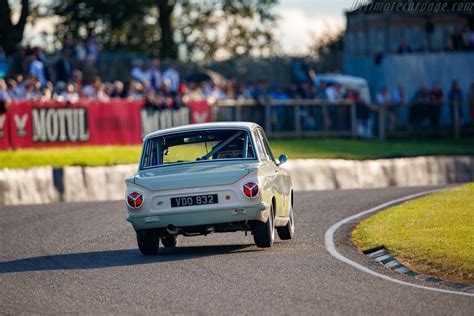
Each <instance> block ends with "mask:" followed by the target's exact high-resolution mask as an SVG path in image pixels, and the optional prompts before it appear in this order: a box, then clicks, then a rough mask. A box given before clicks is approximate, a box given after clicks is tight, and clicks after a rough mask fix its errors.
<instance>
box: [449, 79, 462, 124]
mask: <svg viewBox="0 0 474 316" xmlns="http://www.w3.org/2000/svg"><path fill="white" fill-rule="evenodd" d="M448 102H449V108H450V111H451V121H452V123H453V124H454V123H455V122H456V119H458V120H459V121H460V120H461V118H462V102H463V95H462V91H461V87H460V86H459V83H458V82H457V81H456V80H454V81H453V82H452V84H451V90H449V92H448ZM456 112H457V117H456V115H455V114H456Z"/></svg>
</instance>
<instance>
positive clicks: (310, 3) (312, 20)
mask: <svg viewBox="0 0 474 316" xmlns="http://www.w3.org/2000/svg"><path fill="white" fill-rule="evenodd" d="M352 3H353V1H351V0H280V4H279V5H278V6H277V7H276V8H275V12H276V13H278V15H279V16H280V20H279V21H278V27H277V38H278V40H279V42H280V46H281V48H282V50H283V52H285V53H287V54H290V55H300V54H305V53H307V52H308V47H309V46H310V45H311V43H312V42H313V41H314V40H313V39H312V37H314V36H315V37H316V38H318V37H320V36H321V35H322V34H324V33H335V32H337V31H338V30H341V29H345V27H346V19H345V15H344V12H345V11H346V10H349V9H350V8H351V6H352Z"/></svg>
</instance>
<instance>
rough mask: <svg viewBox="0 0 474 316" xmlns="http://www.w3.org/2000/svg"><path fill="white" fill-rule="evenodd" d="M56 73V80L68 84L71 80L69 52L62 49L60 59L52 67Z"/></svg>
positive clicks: (71, 70)
mask: <svg viewBox="0 0 474 316" xmlns="http://www.w3.org/2000/svg"><path fill="white" fill-rule="evenodd" d="M54 68H55V71H56V80H57V81H63V82H69V81H70V80H71V78H72V72H73V66H72V63H71V50H69V49H63V50H62V51H61V57H60V58H59V60H58V61H57V62H56V64H55V65H54Z"/></svg>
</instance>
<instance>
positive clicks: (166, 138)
mask: <svg viewBox="0 0 474 316" xmlns="http://www.w3.org/2000/svg"><path fill="white" fill-rule="evenodd" d="M242 159H245V160H248V159H256V155H255V150H254V146H253V141H252V137H251V136H250V134H249V132H248V131H247V130H238V129H229V130H222V129H220V130H204V131H193V132H187V133H179V134H170V135H163V136H158V137H154V138H151V139H148V140H147V141H146V142H145V145H144V147H143V154H142V162H141V167H140V168H141V169H143V168H151V167H156V166H163V165H170V164H179V163H194V162H205V161H215V160H242Z"/></svg>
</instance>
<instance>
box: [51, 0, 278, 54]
mask: <svg viewBox="0 0 474 316" xmlns="http://www.w3.org/2000/svg"><path fill="white" fill-rule="evenodd" d="M276 2H277V0H242V1H237V0H226V1H211V0H209V1H200V0H136V1H134V0H108V1H94V0H56V2H55V3H54V5H53V6H52V12H53V13H54V14H56V15H59V16H61V17H63V21H62V22H61V23H60V24H59V25H58V27H57V36H58V38H59V39H63V38H64V37H66V36H73V37H86V36H88V35H90V34H94V35H97V38H98V40H99V42H100V43H101V44H102V45H103V46H104V47H105V48H106V49H110V50H127V51H130V50H133V51H138V52H144V53H148V54H155V55H159V56H160V57H163V58H172V59H175V58H176V57H177V55H178V51H179V52H180V53H181V56H182V57H183V58H186V59H194V60H206V59H212V58H214V57H216V55H218V54H220V55H222V56H226V55H227V56H233V55H237V56H241V55H245V54H249V53H252V54H256V55H268V54H270V53H271V52H272V50H273V48H274V42H275V41H274V37H273V32H272V31H273V27H274V24H275V23H274V22H275V19H276V16H275V15H274V14H272V13H271V9H272V7H273V6H274V5H275V4H276Z"/></svg>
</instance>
